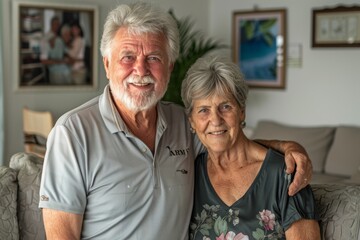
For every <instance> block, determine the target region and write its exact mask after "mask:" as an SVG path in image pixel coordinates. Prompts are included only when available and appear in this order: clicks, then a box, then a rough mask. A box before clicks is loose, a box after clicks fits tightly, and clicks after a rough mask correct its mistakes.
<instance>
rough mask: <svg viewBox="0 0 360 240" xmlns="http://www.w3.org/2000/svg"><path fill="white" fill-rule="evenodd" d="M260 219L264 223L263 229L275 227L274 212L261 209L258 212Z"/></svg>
mask: <svg viewBox="0 0 360 240" xmlns="http://www.w3.org/2000/svg"><path fill="white" fill-rule="evenodd" d="M259 214H260V218H261V221H262V222H263V224H264V227H265V230H267V231H268V230H274V227H275V214H273V213H272V212H271V211H269V210H265V209H264V210H262V211H261V212H259Z"/></svg>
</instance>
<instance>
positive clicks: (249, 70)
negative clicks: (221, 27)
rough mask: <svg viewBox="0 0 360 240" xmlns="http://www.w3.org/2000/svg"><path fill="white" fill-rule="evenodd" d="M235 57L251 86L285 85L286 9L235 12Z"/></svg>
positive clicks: (233, 39) (233, 42) (233, 44)
mask: <svg viewBox="0 0 360 240" xmlns="http://www.w3.org/2000/svg"><path fill="white" fill-rule="evenodd" d="M232 26H233V30H232V35H233V36H232V49H233V60H234V62H235V63H237V64H238V65H239V67H240V69H241V71H242V73H243V74H244V76H245V80H246V82H247V84H248V85H249V87H253V88H285V77H286V74H285V68H286V43H287V41H286V9H271V10H255V11H235V12H233V24H232Z"/></svg>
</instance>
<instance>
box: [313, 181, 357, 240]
mask: <svg viewBox="0 0 360 240" xmlns="http://www.w3.org/2000/svg"><path fill="white" fill-rule="evenodd" d="M311 187H312V189H313V192H314V197H315V202H316V205H317V210H318V211H319V215H320V220H321V222H320V229H321V239H359V238H360V233H359V231H360V218H359V216H360V201H359V196H360V186H359V185H342V184H312V185H311Z"/></svg>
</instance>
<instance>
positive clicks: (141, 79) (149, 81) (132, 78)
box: [126, 76, 155, 85]
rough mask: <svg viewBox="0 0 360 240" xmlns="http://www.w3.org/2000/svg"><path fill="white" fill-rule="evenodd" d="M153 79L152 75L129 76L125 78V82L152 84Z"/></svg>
mask: <svg viewBox="0 0 360 240" xmlns="http://www.w3.org/2000/svg"><path fill="white" fill-rule="evenodd" d="M154 82H155V81H154V79H152V77H150V76H144V77H139V76H129V77H128V78H127V79H126V83H128V84H129V83H132V84H143V85H145V84H153V83H154Z"/></svg>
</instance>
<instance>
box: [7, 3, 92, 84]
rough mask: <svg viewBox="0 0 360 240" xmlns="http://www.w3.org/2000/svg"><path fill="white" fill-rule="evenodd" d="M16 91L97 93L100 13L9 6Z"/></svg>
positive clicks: (60, 6)
mask: <svg viewBox="0 0 360 240" xmlns="http://www.w3.org/2000/svg"><path fill="white" fill-rule="evenodd" d="M12 14H13V15H12V17H13V19H12V24H13V25H12V27H13V36H12V37H13V43H14V44H13V47H14V49H13V52H14V56H13V58H14V61H13V63H14V64H13V67H14V70H13V71H14V76H15V77H14V79H13V81H14V86H15V90H24V91H27V90H31V91H32V90H36V91H38V90H40V91H42V90H43V91H52V90H81V89H82V90H92V89H96V88H97V82H98V80H97V69H98V67H97V65H98V45H99V44H98V21H99V20H98V7H97V6H96V5H89V4H73V3H65V2H63V3H48V2H28V1H13V2H12Z"/></svg>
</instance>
